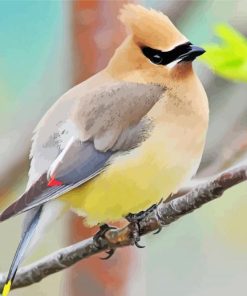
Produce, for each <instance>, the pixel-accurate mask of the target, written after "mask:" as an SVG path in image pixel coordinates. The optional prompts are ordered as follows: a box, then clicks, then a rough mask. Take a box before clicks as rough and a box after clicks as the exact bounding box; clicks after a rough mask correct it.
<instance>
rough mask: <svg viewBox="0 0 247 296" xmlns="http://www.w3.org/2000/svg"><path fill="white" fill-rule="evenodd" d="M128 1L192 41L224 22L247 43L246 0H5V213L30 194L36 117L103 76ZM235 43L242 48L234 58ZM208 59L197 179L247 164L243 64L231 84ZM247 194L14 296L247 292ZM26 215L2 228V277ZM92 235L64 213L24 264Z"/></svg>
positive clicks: (0, 49)
mask: <svg viewBox="0 0 247 296" xmlns="http://www.w3.org/2000/svg"><path fill="white" fill-rule="evenodd" d="M126 2H135V3H140V4H143V5H145V6H147V7H153V8H156V9H160V10H162V11H163V12H164V13H165V14H167V15H168V16H169V17H170V19H171V20H172V21H173V22H174V23H175V24H176V26H177V27H178V28H179V29H180V30H181V31H182V32H183V33H184V34H185V35H186V36H187V37H188V38H189V39H190V40H191V41H192V42H193V43H195V44H197V45H205V44H206V45H207V44H209V43H212V42H213V43H215V42H216V43H217V42H218V40H219V39H217V38H216V37H215V33H214V28H215V26H217V25H218V24H219V23H220V24H222V23H223V24H228V25H231V26H232V27H233V28H234V29H235V30H237V31H239V32H241V33H242V34H243V35H245V36H247V5H246V1H245V0H242V1H238V0H232V1H231V0H227V1H224V0H221V1H220V0H218V1H213V0H212V1H188V0H182V1H181V0H180V1H178V0H172V1H166V0H162V1H161V0H160V1H158V0H145V1H144V0H143V1H141V0H139V1H117V0H115V1H106V0H105V1H34V0H33V1H22V0H19V1H13V0H12V1H10V0H9V1H4V0H2V1H0V115H1V116H0V211H1V210H2V209H3V208H4V207H6V205H7V204H9V203H10V202H11V201H13V200H14V199H15V198H16V196H18V194H20V193H21V192H22V191H23V189H24V188H25V183H26V181H27V171H28V166H29V161H28V153H29V149H30V145H31V141H30V139H31V137H32V131H33V129H34V128H35V126H36V124H37V123H38V121H39V120H40V118H41V116H42V115H43V114H44V112H45V111H46V110H47V109H48V108H49V107H50V106H51V105H52V104H53V102H55V101H56V100H57V98H58V97H59V96H60V95H62V94H63V93H64V92H65V91H66V90H68V89H69V88H70V87H72V86H73V85H75V84H77V83H79V82H80V81H82V80H84V79H86V78H87V77H89V76H91V75H92V74H94V73H95V72H97V71H99V70H100V69H102V68H103V67H104V66H105V65H106V63H107V61H108V60H109V58H110V57H111V55H112V53H113V52H114V49H115V48H116V47H117V46H118V44H119V43H120V42H121V40H122V39H123V38H124V36H125V31H124V28H123V27H122V25H121V24H120V23H119V22H118V21H117V14H118V10H119V8H120V7H121V6H122V5H123V4H124V3H126ZM246 44H247V43H246ZM246 46H247V45H246ZM240 48H241V46H239V47H237V46H235V48H234V54H235V55H238V54H239V52H240V53H241V50H242V49H240ZM209 49H210V47H209ZM238 49H239V50H238ZM212 52H213V51H212ZM232 53H233V50H228V52H227V57H231V54H232ZM209 54H210V50H209ZM205 56H206V55H205ZM219 56H220V57H222V55H221V52H219ZM246 56H247V53H246V55H245V57H246ZM208 57H209V55H208ZM240 59H241V58H240ZM210 61H211V60H210ZM210 61H207V59H205V60H202V61H201V62H197V63H196V65H195V67H196V68H197V72H198V74H199V76H200V78H201V80H202V81H203V84H204V86H205V88H206V91H207V94H208V97H209V104H210V126H209V133H208V137H207V145H206V150H205V153H204V156H203V162H202V165H201V169H200V172H199V175H200V176H207V175H211V174H213V173H216V172H217V171H220V170H222V169H224V168H225V167H227V166H229V165H232V164H234V163H235V162H236V161H239V160H241V159H244V158H245V156H246V154H245V151H246V148H247V97H246V91H247V84H246V83H245V80H246V82H247V66H246V64H245V71H246V72H245V73H246V76H242V78H241V79H238V77H234V75H232V76H233V77H230V79H229V77H227V75H224V73H223V72H224V71H223V72H222V71H218V72H217V69H216V68H217V67H216V68H215V69H214V66H215V65H213V64H212V62H210ZM238 61H239V60H237V62H238ZM237 62H235V64H234V67H235V65H236V64H237ZM245 62H246V60H245ZM246 63H247V62H246ZM230 64H231V65H233V63H232V62H231V61H230V62H229V63H228V65H230ZM234 67H233V68H232V72H231V73H235V68H234ZM212 68H213V69H214V71H212V70H210V69H212ZM215 71H216V72H217V73H218V75H215V74H214V72H215ZM222 76H224V77H226V78H227V79H225V78H223V77H222ZM228 76H229V75H228ZM243 77H244V78H245V77H246V79H244V78H243ZM246 190H247V184H241V185H239V186H236V187H234V188H233V189H232V190H229V191H227V193H226V194H225V196H224V197H223V198H221V199H219V200H217V201H214V202H212V203H210V204H208V205H206V206H204V207H203V208H202V209H200V210H198V211H196V212H195V213H193V214H191V215H187V216H186V217H185V218H182V219H181V220H179V221H178V222H176V223H174V224H172V225H171V226H169V227H168V228H166V229H164V230H163V231H162V232H161V233H160V234H159V235H157V236H153V235H149V236H147V237H146V238H145V240H144V239H143V243H144V244H145V245H146V246H147V247H146V248H145V249H141V250H139V249H138V250H137V249H135V248H126V249H122V250H118V251H117V252H116V255H115V256H113V257H112V258H111V259H110V260H108V261H106V262H105V261H103V262H102V261H101V260H99V256H95V257H94V258H90V259H88V260H85V261H82V262H80V263H78V264H77V265H75V266H74V267H72V268H70V269H69V270H67V271H65V272H61V273H58V274H55V275H53V276H49V277H48V278H46V279H44V280H43V281H42V282H41V283H38V284H35V285H33V286H30V287H27V288H23V289H19V290H15V291H13V292H12V294H11V295H13V296H14V295H16V296H22V295H25V296H29V295H30V296H31V295H34V293H35V295H36V296H42V295H53V296H56V295H70V296H79V295H80V296H96V295H97V296H99V295H103V296H121V295H122V296H134V295H143V296H150V295H166V294H167V295H168V294H169V295H172V296H178V295H181V293H182V294H183V295H184V296H187V295H188V296H193V295H197V296H204V295H210V294H211V295H225V296H228V295H229V296H230V295H234V294H238V295H244V294H245V293H246V276H247V265H246V261H247V230H246V227H245V225H246V224H247V215H246V213H247V199H246ZM22 219H23V217H22V216H18V217H16V218H14V219H11V220H10V221H7V222H4V223H3V224H1V225H0V272H4V271H6V270H7V269H8V268H9V265H10V262H11V260H12V257H13V254H14V252H15V249H16V246H17V244H18V241H19V238H20V232H21V224H22ZM94 232H95V229H86V228H84V227H83V221H82V219H81V218H77V217H75V216H74V215H73V214H71V213H68V214H66V215H65V216H64V217H63V218H62V219H61V220H60V221H58V222H57V223H56V224H55V225H53V226H52V227H51V231H50V232H49V233H47V234H46V236H45V237H44V240H43V242H42V243H40V247H39V248H38V249H37V250H36V252H35V253H34V254H33V255H32V257H31V258H29V260H28V261H27V262H26V263H28V262H32V261H34V260H36V259H38V258H41V256H44V255H46V254H49V253H50V252H52V251H55V250H57V249H59V248H60V247H62V246H66V245H69V244H71V243H73V242H75V241H79V240H82V239H84V238H85V237H88V236H91V235H92V234H93V233H94Z"/></svg>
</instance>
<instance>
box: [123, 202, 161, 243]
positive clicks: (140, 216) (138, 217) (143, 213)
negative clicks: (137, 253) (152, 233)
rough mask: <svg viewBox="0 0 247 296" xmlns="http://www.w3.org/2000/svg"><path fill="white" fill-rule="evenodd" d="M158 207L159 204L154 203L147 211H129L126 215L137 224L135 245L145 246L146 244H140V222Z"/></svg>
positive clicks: (127, 218)
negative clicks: (134, 212)
mask: <svg viewBox="0 0 247 296" xmlns="http://www.w3.org/2000/svg"><path fill="white" fill-rule="evenodd" d="M156 208H157V205H156V204H155V205H152V206H151V207H150V208H148V209H147V210H146V211H141V212H139V213H136V214H132V213H129V214H128V215H127V216H126V217H125V218H126V220H127V221H128V222H130V223H132V224H134V225H136V227H135V231H134V239H135V245H136V246H137V247H138V248H145V246H142V245H140V244H139V241H140V224H139V222H140V221H141V220H143V219H144V218H145V217H147V216H148V214H149V213H150V212H151V211H153V210H154V209H156Z"/></svg>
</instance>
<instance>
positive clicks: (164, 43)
mask: <svg viewBox="0 0 247 296" xmlns="http://www.w3.org/2000/svg"><path fill="white" fill-rule="evenodd" d="M119 19H120V20H121V21H122V23H123V24H124V25H125V26H126V28H127V30H128V32H129V34H128V36H127V38H126V39H125V41H124V42H123V43H122V45H121V46H120V47H119V48H118V49H117V50H116V52H115V54H114V56H113V58H112V60H111V61H110V63H109V66H108V69H109V70H110V71H111V72H112V73H113V74H114V76H118V77H120V78H122V79H127V80H128V79H129V78H130V77H131V78H130V79H132V77H133V75H134V76H135V77H136V79H137V80H145V81H150V82H161V83H162V81H164V79H166V80H167V79H169V78H170V77H174V75H175V76H180V75H181V74H183V75H186V73H189V72H190V70H191V69H192V68H191V62H192V61H193V60H194V59H195V58H196V57H198V56H200V55H202V54H203V53H204V52H205V51H204V50H203V49H202V48H200V47H198V46H195V45H193V44H192V43H190V42H189V41H188V39H187V38H186V37H185V36H184V35H182V34H181V33H180V32H179V30H178V29H177V28H176V27H175V26H174V25H173V23H172V22H171V21H170V20H169V18H168V17H167V16H166V15H164V14H163V13H162V12H159V11H156V10H153V9H147V8H144V7H142V6H140V5H133V4H127V5H125V6H124V7H123V9H122V10H121V12H120V15H119Z"/></svg>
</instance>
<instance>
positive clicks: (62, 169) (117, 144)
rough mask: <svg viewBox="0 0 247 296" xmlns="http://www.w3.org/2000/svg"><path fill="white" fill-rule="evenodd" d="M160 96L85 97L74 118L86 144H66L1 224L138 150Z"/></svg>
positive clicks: (100, 93)
mask: <svg viewBox="0 0 247 296" xmlns="http://www.w3.org/2000/svg"><path fill="white" fill-rule="evenodd" d="M133 88H134V89H133ZM163 91H164V90H163V88H161V87H160V86H156V85H149V86H148V85H145V84H135V85H134V84H133V83H127V85H126V84H125V83H122V85H121V84H116V85H115V88H111V89H109V90H108V91H107V90H106V89H104V90H102V89H101V90H96V91H95V92H94V93H92V94H91V100H90V101H87V100H86V99H87V97H86V98H84V100H83V99H81V100H80V101H79V106H77V108H76V110H77V111H76V112H75V114H73V116H74V117H75V122H76V124H77V126H78V127H79V129H80V131H82V133H84V137H85V138H84V139H83V140H81V139H73V138H71V140H70V141H69V143H68V144H67V146H66V147H65V148H64V149H63V151H62V152H61V153H60V155H59V156H58V157H57V158H56V160H55V161H54V162H53V163H52V165H51V166H50V168H49V170H47V171H46V172H45V173H44V174H43V175H42V176H41V177H40V178H39V179H38V180H37V181H36V182H34V183H33V185H32V186H31V187H30V188H28V190H27V191H26V192H25V193H24V194H23V195H22V196H21V197H20V198H19V199H18V200H17V201H16V202H14V203H13V204H12V205H10V206H9V207H8V208H7V209H6V210H5V211H4V212H3V213H2V214H1V215H0V221H4V220H6V219H8V218H10V217H11V216H13V215H17V214H19V213H22V212H25V211H27V210H30V209H32V208H34V207H36V206H39V205H42V204H44V203H46V202H47V201H49V200H51V199H54V198H57V197H58V196H60V195H62V194H64V193H66V192H68V191H70V190H71V189H73V188H75V187H77V186H79V185H81V184H83V183H85V182H87V181H88V180H90V179H92V178H94V177H95V176H96V175H98V174H99V173H101V172H102V171H103V170H104V169H105V168H106V166H107V164H108V163H109V161H110V160H111V159H112V158H113V157H114V156H116V155H119V154H120V153H127V152H128V151H130V150H131V149H133V148H135V147H137V146H138V145H140V143H141V142H142V141H144V140H145V139H146V138H147V137H148V132H149V130H150V128H151V126H152V123H151V122H150V120H149V119H147V118H146V117H145V115H146V114H147V113H148V111H149V110H150V109H151V108H152V107H153V105H154V104H155V103H156V102H157V101H158V100H159V98H160V97H161V95H162V93H163ZM99 97H101V100H99V99H98V98H99ZM121 100H123V102H122V101H121ZM126 100H127V101H128V104H126ZM117 102H118V108H117V105H116V104H117ZM89 106H90V107H89Z"/></svg>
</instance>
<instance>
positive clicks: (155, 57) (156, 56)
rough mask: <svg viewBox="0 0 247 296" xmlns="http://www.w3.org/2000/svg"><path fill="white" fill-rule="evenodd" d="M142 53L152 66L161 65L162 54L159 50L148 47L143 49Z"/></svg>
mask: <svg viewBox="0 0 247 296" xmlns="http://www.w3.org/2000/svg"><path fill="white" fill-rule="evenodd" d="M142 53H143V54H144V55H145V57H147V58H148V59H149V60H150V61H151V62H152V63H154V64H157V65H160V64H162V63H163V57H162V52H161V51H160V50H156V49H153V48H150V47H143V48H142Z"/></svg>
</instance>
